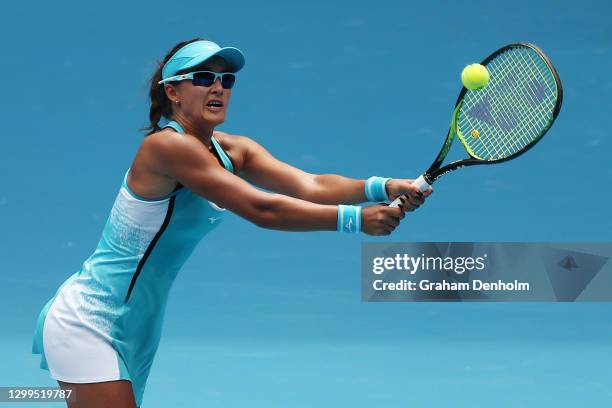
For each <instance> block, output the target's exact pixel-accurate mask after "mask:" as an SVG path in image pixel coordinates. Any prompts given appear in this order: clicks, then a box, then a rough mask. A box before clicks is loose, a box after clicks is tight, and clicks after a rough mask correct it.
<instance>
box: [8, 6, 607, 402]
mask: <svg viewBox="0 0 612 408" xmlns="http://www.w3.org/2000/svg"><path fill="white" fill-rule="evenodd" d="M2 14H3V16H4V18H3V24H2V25H0V34H1V35H0V44H1V49H2V52H3V58H2V59H3V64H1V65H0V78H2V79H3V81H2V88H3V94H4V97H3V98H2V100H1V102H0V103H1V105H2V112H3V115H4V120H3V124H2V129H3V135H2V137H1V138H0V152H1V154H2V159H1V160H0V169H1V171H2V174H3V175H4V178H3V181H2V188H1V189H0V214H1V215H0V217H1V225H2V228H0V247H1V248H2V256H1V257H0V310H1V311H2V314H1V316H2V329H1V332H0V333H1V336H0V386H24V385H39V386H49V385H55V382H54V381H53V380H52V379H51V378H50V377H49V374H48V372H46V371H43V370H40V369H39V368H38V360H37V356H33V355H31V354H30V348H31V337H32V334H33V331H34V327H35V323H36V318H37V316H38V312H39V310H40V308H41V307H42V306H43V305H44V304H45V302H46V301H47V300H48V299H49V298H50V297H51V296H52V295H53V294H54V292H55V290H56V289H57V287H58V286H59V284H60V283H61V282H62V281H63V280H64V279H66V278H67V277H68V276H69V275H71V274H72V273H74V272H75V271H77V270H78V269H79V268H80V265H81V263H82V262H83V261H84V260H85V259H86V258H87V256H89V254H90V253H91V252H92V251H93V250H94V248H95V245H96V244H97V242H98V239H99V236H100V234H101V232H102V227H103V226H104V223H105V221H106V218H107V217H108V212H109V210H110V208H111V206H112V204H113V201H114V198H115V195H116V194H117V191H118V189H119V186H120V184H121V180H122V177H123V175H124V173H125V170H126V169H127V167H129V166H130V164H131V161H132V159H133V157H134V154H135V153H136V151H137V149H138V146H139V145H140V142H141V141H142V137H143V134H142V133H141V132H139V130H138V129H139V128H141V127H143V126H145V125H146V124H147V115H148V104H147V85H146V82H147V80H148V77H149V76H150V75H151V74H152V72H153V69H154V66H155V61H156V60H158V59H161V58H162V57H163V55H165V53H166V52H167V51H168V50H169V49H170V48H171V47H172V46H173V45H174V44H175V43H177V42H179V41H182V40H186V39H191V38H193V37H204V38H208V39H211V40H214V41H216V42H218V43H219V44H221V45H234V46H237V47H239V48H240V49H242V50H243V51H244V53H245V55H246V66H245V68H244V70H243V71H241V72H240V74H239V76H238V80H237V83H236V87H235V88H234V90H233V93H232V101H231V104H230V108H229V115H228V118H227V121H226V123H224V124H223V125H222V126H221V129H222V130H225V131H228V132H232V133H236V134H243V135H248V136H250V137H252V138H254V139H255V140H257V141H258V142H260V143H261V144H263V145H264V146H265V147H266V148H267V149H268V150H269V151H270V152H271V153H272V154H274V155H275V156H277V157H278V158H280V159H281V160H284V161H287V162H289V163H291V164H293V165H294V166H297V167H300V168H302V169H304V170H306V171H309V172H313V173H337V174H342V175H345V176H348V177H355V178H366V177H369V176H371V175H381V176H388V177H406V178H408V177H410V178H412V177H416V176H418V175H419V174H420V173H421V172H422V171H423V170H425V169H426V168H427V166H429V164H430V162H431V160H432V159H433V157H434V155H435V153H437V151H438V149H439V147H440V143H441V141H442V139H443V137H444V136H445V135H446V131H447V127H448V124H449V121H450V115H451V112H452V107H453V104H454V102H455V99H456V97H457V94H458V92H459V90H460V87H461V84H460V81H459V75H460V72H461V69H462V68H463V67H464V66H465V65H467V64H469V63H472V62H478V61H480V60H481V59H483V58H484V57H485V56H487V55H488V54H489V53H490V52H492V51H493V50H495V49H497V48H499V47H500V46H502V45H504V44H506V43H510V42H515V41H528V42H533V43H535V44H537V45H539V46H540V47H541V48H542V49H543V50H544V51H545V52H546V53H547V54H548V55H549V56H550V58H551V60H552V61H553V62H554V64H555V66H556V67H557V69H558V71H559V75H560V77H561V79H562V81H563V85H564V90H565V98H564V104H563V107H562V109H561V113H560V115H559V119H558V120H557V121H556V123H555V125H554V126H553V128H552V129H551V130H550V132H549V133H548V134H547V135H546V136H545V137H544V139H543V140H542V141H541V142H540V143H539V144H538V145H537V146H536V147H534V149H533V150H531V151H530V152H528V153H527V154H526V155H525V156H522V157H520V158H518V159H517V160H516V161H512V162H509V163H506V164H501V165H499V166H488V167H483V168H469V169H463V170H460V171H458V172H456V173H454V174H451V175H449V176H448V177H445V178H442V179H441V180H440V181H439V182H437V183H436V185H435V186H434V188H435V193H434V194H433V195H432V196H431V197H430V198H429V200H428V202H427V203H426V204H425V205H424V206H423V207H422V208H421V209H419V210H418V211H416V212H414V213H411V214H410V215H409V216H407V217H406V219H405V220H404V221H403V224H402V225H401V226H400V227H399V228H398V230H397V231H396V232H395V233H394V234H393V235H392V236H391V237H384V238H375V237H369V236H365V235H359V236H357V235H355V236H347V235H340V234H337V233H323V232H322V233H288V232H279V231H269V230H263V229H259V228H257V227H256V226H254V225H252V224H250V223H248V222H246V221H244V220H242V219H240V218H239V217H237V216H233V215H230V216H229V217H228V219H227V220H226V223H225V225H224V226H223V228H220V229H218V230H217V231H215V232H214V233H212V234H211V235H209V236H207V237H206V238H205V239H204V240H203V241H202V243H201V244H200V246H199V247H198V248H197V249H196V251H195V253H194V254H193V256H192V257H191V258H190V260H189V261H188V262H187V264H186V265H185V267H184V268H183V270H182V271H181V273H180V274H179V276H178V278H177V280H176V282H175V285H174V287H173V288H172V292H171V294H170V299H169V304H168V310H167V313H166V317H165V326H164V334H163V337H162V341H161V345H160V348H159V350H158V354H157V357H156V360H155V363H154V365H153V369H152V372H151V376H150V377H149V381H148V385H147V389H146V391H145V395H144V400H143V407H145V408H154V407H169V406H175V407H194V406H205V407H313V406H317V407H372V406H383V405H385V406H402V407H441V406H453V407H470V408H471V407H496V408H507V407H545V406H555V407H578V406H580V407H604V406H611V405H612V388H611V384H612V368H611V367H612V365H611V364H610V361H611V360H610V359H611V358H612V343H611V342H612V317H611V316H612V305H610V304H609V303H513V304H510V303H505V304H504V303H501V304H493V303H471V304H463V303H445V304H434V303H388V304H382V303H376V304H374V303H363V302H361V301H360V286H359V285H360V260H359V256H360V244H361V243H362V242H413V241H417V242H420V241H427V242H428V241H519V242H523V241H528V242H557V241H564V242H609V241H612V232H611V231H612V220H611V218H610V216H609V206H610V201H611V199H612V190H611V189H610V185H611V182H610V181H611V180H612V165H611V164H610V157H611V154H612V142H611V141H610V132H609V130H610V126H609V117H610V112H612V77H611V76H610V73H611V72H612V28H611V26H610V24H609V17H610V15H612V6H611V5H610V3H609V2H606V1H589V0H585V1H581V2H574V1H572V2H570V1H537V0H535V1H534V0H530V1H522V0H521V1H513V2H509V3H507V4H504V7H503V8H502V7H501V3H499V2H493V1H491V2H487V1H479V0H476V1H472V2H469V4H465V5H463V6H462V5H460V4H459V3H458V2H451V1H448V2H445V1H432V2H403V1H388V2H377V3H372V2H370V1H320V0H315V1H309V2H281V1H270V2H250V1H232V2H214V3H207V2H201V1H191V0H183V1H176V2H159V1H142V0H139V1H133V2H125V1H124V2H118V1H108V2H76V1H64V2H43V1H33V2H9V3H7V4H4V5H3V13H2ZM9 405H10V406H12V405H13V404H2V403H0V406H9ZM42 405H44V404H41V406H42ZM56 405H57V404H55V405H53V406H56Z"/></svg>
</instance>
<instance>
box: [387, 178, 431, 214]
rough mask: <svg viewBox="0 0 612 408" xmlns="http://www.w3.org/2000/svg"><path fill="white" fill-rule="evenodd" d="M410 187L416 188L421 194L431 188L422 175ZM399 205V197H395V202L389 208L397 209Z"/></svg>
mask: <svg viewBox="0 0 612 408" xmlns="http://www.w3.org/2000/svg"><path fill="white" fill-rule="evenodd" d="M412 185H413V186H416V187H418V188H419V190H420V191H421V192H423V193H424V192H425V191H427V190H429V187H431V185H430V184H429V183H428V182H427V181H425V177H423V175H420V176H419V178H417V179H416V180H414V181H413V182H412ZM401 203H402V202H401V201H400V197H397V198H396V199H395V200H393V202H392V203H391V204H389V207H394V208H395V207H399V205H400V204H401Z"/></svg>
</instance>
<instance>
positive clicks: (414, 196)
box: [386, 179, 433, 211]
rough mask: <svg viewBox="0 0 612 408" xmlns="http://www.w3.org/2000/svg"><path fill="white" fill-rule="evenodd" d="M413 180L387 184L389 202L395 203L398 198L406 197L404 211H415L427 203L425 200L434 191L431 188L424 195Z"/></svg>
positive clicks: (399, 180)
mask: <svg viewBox="0 0 612 408" xmlns="http://www.w3.org/2000/svg"><path fill="white" fill-rule="evenodd" d="M413 181H414V180H412V179H391V180H389V181H388V182H387V185H386V187H387V195H388V196H389V200H391V201H393V200H395V199H396V198H397V197H399V196H401V195H404V194H405V196H406V198H407V200H403V201H402V206H403V207H404V211H414V210H416V209H417V208H419V206H420V205H421V204H423V203H424V202H425V198H427V197H429V196H430V195H431V193H433V189H432V188H431V187H429V190H427V191H425V192H424V193H423V192H421V191H420V190H419V189H418V188H417V187H415V186H414V185H413V184H412V182H413Z"/></svg>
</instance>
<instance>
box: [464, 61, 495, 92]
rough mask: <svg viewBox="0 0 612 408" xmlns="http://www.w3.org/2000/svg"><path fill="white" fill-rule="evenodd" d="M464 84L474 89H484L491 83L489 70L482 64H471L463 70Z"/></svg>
mask: <svg viewBox="0 0 612 408" xmlns="http://www.w3.org/2000/svg"><path fill="white" fill-rule="evenodd" d="M461 82H463V86H465V87H466V88H467V89H470V90H472V91H476V90H478V89H482V88H484V87H485V86H487V85H488V84H489V71H487V69H486V68H485V67H484V66H483V65H480V64H470V65H468V66H467V67H465V68H463V71H462V72H461Z"/></svg>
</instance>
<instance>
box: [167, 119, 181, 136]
mask: <svg viewBox="0 0 612 408" xmlns="http://www.w3.org/2000/svg"><path fill="white" fill-rule="evenodd" d="M168 127H169V128H172V129H174V130H175V131H177V132H179V133H185V130H184V129H183V127H182V126H181V125H180V124H179V123H178V122H177V121H174V120H171V121H170V122H168V123H166V124H165V125H164V126H162V129H165V128H168Z"/></svg>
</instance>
